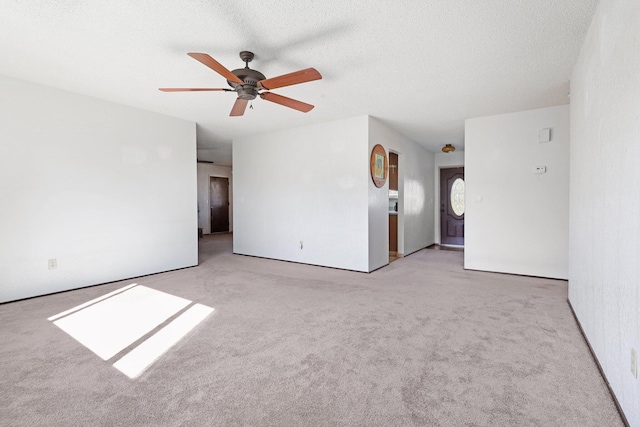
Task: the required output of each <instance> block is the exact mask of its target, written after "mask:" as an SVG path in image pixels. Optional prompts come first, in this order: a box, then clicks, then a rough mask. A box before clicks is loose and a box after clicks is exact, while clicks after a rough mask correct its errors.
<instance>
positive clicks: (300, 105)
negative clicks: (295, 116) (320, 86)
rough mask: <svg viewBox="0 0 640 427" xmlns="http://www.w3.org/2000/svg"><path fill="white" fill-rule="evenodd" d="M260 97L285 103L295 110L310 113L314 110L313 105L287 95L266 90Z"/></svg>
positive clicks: (277, 102) (281, 103)
mask: <svg viewBox="0 0 640 427" xmlns="http://www.w3.org/2000/svg"><path fill="white" fill-rule="evenodd" d="M260 97H261V98H262V99H266V100H267V101H271V102H275V103H276V104H280V105H284V106H285V107H289V108H293V109H294V110H298V111H302V112H303V113H308V112H309V111H311V110H313V105H311V104H307V103H305V102H302V101H296V100H295V99H291V98H287V97H286V96H282V95H278V94H276V93H271V92H265V93H261V94H260Z"/></svg>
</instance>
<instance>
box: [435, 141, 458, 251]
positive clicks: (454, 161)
mask: <svg viewBox="0 0 640 427" xmlns="http://www.w3.org/2000/svg"><path fill="white" fill-rule="evenodd" d="M453 167H464V151H454V152H453V153H436V155H435V170H434V173H435V175H434V183H435V185H434V187H433V194H434V200H435V202H434V204H433V218H434V222H433V227H434V230H435V242H436V243H438V244H440V242H441V240H440V239H441V237H442V236H441V235H440V231H441V227H440V169H445V168H453Z"/></svg>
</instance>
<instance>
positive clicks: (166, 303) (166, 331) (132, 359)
mask: <svg viewBox="0 0 640 427" xmlns="http://www.w3.org/2000/svg"><path fill="white" fill-rule="evenodd" d="M187 307H188V308H187ZM181 311H183V312H182V313H180V312H181ZM212 312H213V308H211V307H207V306H205V305H202V304H193V303H192V301H189V300H187V299H184V298H180V297H177V296H175V295H171V294H168V293H165V292H161V291H157V290H155V289H151V288H148V287H146V286H141V285H136V284H135V283H134V284H132V285H129V286H125V287H124V288H121V289H118V290H116V291H113V292H110V293H108V294H106V295H104V296H102V297H99V298H96V299H93V300H91V301H88V302H86V303H84V304H81V305H79V306H77V307H74V308H72V309H70V310H66V311H64V312H62V313H59V314H57V315H55V316H51V317H49V320H51V321H53V323H54V324H55V325H56V326H57V327H59V328H60V329H62V330H63V331H64V332H66V333H67V334H69V335H70V336H71V337H73V338H74V339H75V340H76V341H78V342H79V343H80V344H82V345H84V346H85V347H86V348H88V349H89V350H91V351H92V352H94V353H95V354H96V355H98V356H99V357H100V358H102V359H103V360H109V359H111V358H113V357H114V356H116V355H118V354H119V353H120V352H122V351H123V350H125V349H128V347H130V346H132V345H133V344H135V343H136V342H137V341H139V340H141V339H142V338H144V337H145V336H147V335H148V334H149V333H151V332H152V331H154V330H155V329H157V328H158V327H159V326H161V325H163V323H167V324H166V325H164V326H162V328H160V329H159V330H158V331H156V332H155V333H153V334H152V335H151V336H148V337H147V338H146V340H144V341H143V342H141V343H139V344H138V345H136V346H135V347H134V348H133V349H130V350H129V351H128V352H127V353H126V354H125V355H124V356H122V357H121V358H120V359H119V360H118V361H117V362H116V363H114V367H116V369H118V370H119V371H121V372H122V373H124V374H125V375H127V376H129V377H130V378H135V377H137V376H138V375H140V374H141V373H142V372H143V371H144V370H145V369H146V368H147V367H149V366H150V365H152V364H153V363H154V362H155V361H156V360H157V359H158V358H159V357H160V356H162V355H163V354H164V353H166V352H167V350H169V349H170V348H171V347H172V346H174V345H175V344H176V343H177V342H178V341H180V340H181V339H182V338H183V337H184V336H185V335H186V334H188V333H189V331H191V330H192V329H193V328H195V327H196V326H197V325H198V324H199V323H200V322H202V321H203V320H204V319H205V318H206V317H207V316H208V315H209V314H211V313H212ZM178 313H179V315H178ZM176 315H177V316H176ZM174 316H175V319H172V320H171V321H170V322H167V321H168V320H169V319H171V318H172V317H174Z"/></svg>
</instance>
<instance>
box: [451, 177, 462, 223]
mask: <svg viewBox="0 0 640 427" xmlns="http://www.w3.org/2000/svg"><path fill="white" fill-rule="evenodd" d="M451 208H452V209H453V212H454V213H455V214H456V215H458V216H462V215H464V179H462V178H456V180H455V181H453V185H452V186H451Z"/></svg>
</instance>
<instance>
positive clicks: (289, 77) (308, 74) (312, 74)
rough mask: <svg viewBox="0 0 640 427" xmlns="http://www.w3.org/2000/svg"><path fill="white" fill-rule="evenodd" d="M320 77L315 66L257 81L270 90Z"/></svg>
mask: <svg viewBox="0 0 640 427" xmlns="http://www.w3.org/2000/svg"><path fill="white" fill-rule="evenodd" d="M321 78H322V76H321V75H320V73H319V72H318V70H316V69H315V68H305V69H304V70H300V71H295V72H293V73H289V74H284V75H282V76H278V77H272V78H270V79H264V80H261V81H259V82H258V85H259V86H261V87H263V88H265V89H267V90H271V89H277V88H279V87H284V86H291V85H297V84H298V83H305V82H310V81H313V80H320V79H321Z"/></svg>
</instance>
